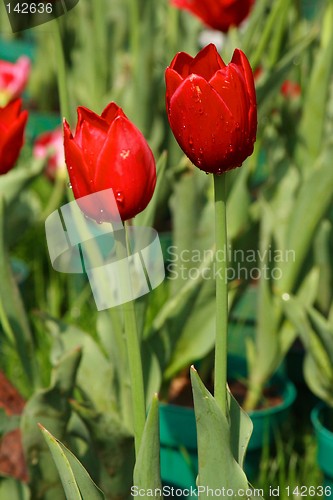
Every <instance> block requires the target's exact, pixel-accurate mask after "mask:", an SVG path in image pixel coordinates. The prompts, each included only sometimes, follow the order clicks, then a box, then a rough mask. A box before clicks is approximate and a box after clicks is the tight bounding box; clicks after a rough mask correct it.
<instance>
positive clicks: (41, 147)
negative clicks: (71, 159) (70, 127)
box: [33, 128, 66, 180]
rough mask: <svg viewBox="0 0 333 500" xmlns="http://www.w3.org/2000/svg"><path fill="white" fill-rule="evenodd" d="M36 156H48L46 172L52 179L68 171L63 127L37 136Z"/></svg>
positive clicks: (34, 151)
mask: <svg viewBox="0 0 333 500" xmlns="http://www.w3.org/2000/svg"><path fill="white" fill-rule="evenodd" d="M33 155H34V157H35V158H41V159H46V158H48V162H47V166H46V170H45V173H46V175H47V177H48V178H49V179H50V180H55V178H56V176H58V175H61V176H62V175H63V172H66V164H65V154H64V137H63V132H62V130H61V128H57V129H55V130H51V131H49V132H44V133H43V134H41V135H40V136H39V137H37V139H36V142H35V144H34V147H33ZM65 175H66V174H65Z"/></svg>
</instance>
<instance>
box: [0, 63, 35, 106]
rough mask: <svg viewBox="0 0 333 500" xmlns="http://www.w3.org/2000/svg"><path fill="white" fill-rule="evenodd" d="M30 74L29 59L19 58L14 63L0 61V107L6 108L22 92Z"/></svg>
mask: <svg viewBox="0 0 333 500" xmlns="http://www.w3.org/2000/svg"><path fill="white" fill-rule="evenodd" d="M29 73H30V59H29V58H28V57H25V56H22V57H20V58H19V59H18V60H17V61H16V63H11V62H8V61H1V60H0V106H6V104H8V103H9V102H11V101H13V100H14V99H16V98H17V97H19V96H20V94H21V93H22V92H23V90H24V88H25V86H26V84H27V81H28V78H29Z"/></svg>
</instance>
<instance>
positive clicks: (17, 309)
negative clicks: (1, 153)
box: [0, 176, 36, 396]
mask: <svg viewBox="0 0 333 500" xmlns="http://www.w3.org/2000/svg"><path fill="white" fill-rule="evenodd" d="M2 177H4V176H2ZM5 214H6V212H5V210H4V203H3V199H2V198H1V197H0V318H1V323H2V328H3V332H4V334H5V335H6V343H7V342H8V346H9V347H8V349H10V356H13V359H17V358H18V359H17V364H16V366H15V373H16V382H17V384H18V386H17V387H18V389H19V390H20V392H21V393H22V394H23V395H26V396H28V395H29V393H30V391H31V385H32V386H33V385H34V384H35V382H36V370H35V363H34V356H33V341H32V334H31V331H30V327H29V323H28V319H27V316H26V312H25V309H24V305H23V302H22V299H21V296H20V293H19V289H18V286H17V284H16V282H15V280H14V276H13V272H12V269H11V264H10V260H9V257H8V254H7V248H6V244H5V241H6V234H5V220H6V216H5ZM4 343H5V341H4ZM2 349H3V348H2ZM6 349H7V345H6ZM3 350H4V349H3ZM3 363H4V361H3V360H2V364H3ZM4 366H6V364H5V365H4ZM21 367H22V368H21ZM8 369H9V371H10V367H9V368H8ZM18 373H20V376H17V375H18ZM8 375H9V376H10V373H8Z"/></svg>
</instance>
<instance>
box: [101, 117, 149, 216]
mask: <svg viewBox="0 0 333 500" xmlns="http://www.w3.org/2000/svg"><path fill="white" fill-rule="evenodd" d="M155 183H156V171H155V160H154V157H153V154H152V152H151V150H150V148H149V146H148V144H147V142H146V140H145V138H144V137H143V135H142V134H141V132H140V131H139V130H138V129H137V128H136V127H135V125H133V124H132V123H131V122H130V121H129V120H128V119H127V118H126V117H122V116H119V117H117V118H116V119H115V120H114V122H113V123H112V125H111V127H110V130H109V133H108V137H107V139H106V141H105V144H104V147H103V149H102V151H101V154H100V156H99V158H98V161H97V168H96V176H95V183H94V184H95V188H96V191H101V190H104V189H108V188H112V189H113V192H114V194H115V197H116V201H117V204H118V209H119V212H120V216H121V218H122V220H127V219H130V218H132V217H134V216H135V215H136V214H137V213H139V212H141V211H142V210H143V209H144V208H145V207H146V206H147V204H148V203H149V201H150V199H151V196H152V193H153V191H154V187H155ZM107 209H108V208H107V207H105V211H107ZM111 215H112V214H111Z"/></svg>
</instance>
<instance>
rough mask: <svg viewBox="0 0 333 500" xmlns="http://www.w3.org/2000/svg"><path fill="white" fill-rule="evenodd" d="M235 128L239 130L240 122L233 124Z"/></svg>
mask: <svg viewBox="0 0 333 500" xmlns="http://www.w3.org/2000/svg"><path fill="white" fill-rule="evenodd" d="M235 127H236V129H237V130H239V129H240V124H239V123H238V122H237V123H236V125H235Z"/></svg>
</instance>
